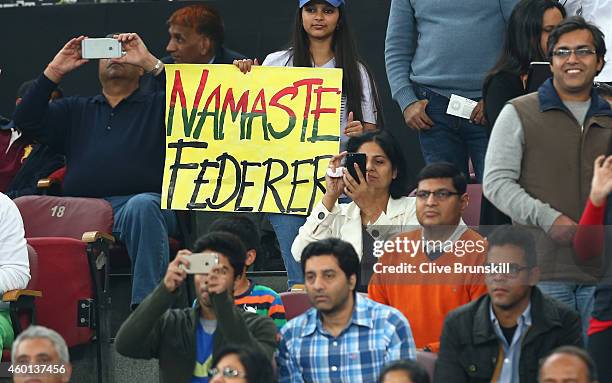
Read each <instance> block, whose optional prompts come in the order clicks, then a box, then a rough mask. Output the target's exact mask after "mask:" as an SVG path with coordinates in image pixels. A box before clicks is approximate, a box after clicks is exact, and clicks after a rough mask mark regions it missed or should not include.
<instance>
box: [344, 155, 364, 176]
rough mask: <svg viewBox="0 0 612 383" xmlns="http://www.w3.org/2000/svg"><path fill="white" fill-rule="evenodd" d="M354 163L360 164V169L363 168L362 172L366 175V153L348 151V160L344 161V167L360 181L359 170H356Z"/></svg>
mask: <svg viewBox="0 0 612 383" xmlns="http://www.w3.org/2000/svg"><path fill="white" fill-rule="evenodd" d="M354 164H357V165H359V170H361V174H363V176H364V177H365V175H366V155H365V153H347V155H346V161H345V163H344V167H346V170H348V172H349V174H350V175H351V177H353V178H354V179H355V181H357V182H358V183H359V177H358V176H357V171H356V170H355V166H354Z"/></svg>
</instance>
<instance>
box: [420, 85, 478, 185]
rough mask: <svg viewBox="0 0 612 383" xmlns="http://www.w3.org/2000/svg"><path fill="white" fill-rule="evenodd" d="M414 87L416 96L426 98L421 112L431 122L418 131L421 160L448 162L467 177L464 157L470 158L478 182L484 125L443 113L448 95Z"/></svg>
mask: <svg viewBox="0 0 612 383" xmlns="http://www.w3.org/2000/svg"><path fill="white" fill-rule="evenodd" d="M414 90H415V92H416V95H417V97H418V98H419V99H421V100H424V99H426V100H428V101H429V103H428V104H427V108H426V109H425V112H426V113H427V115H428V116H429V118H431V120H432V121H433V123H434V125H433V127H432V128H431V129H428V130H420V131H419V141H420V143H421V151H422V152H423V158H424V159H425V163H426V164H428V165H429V164H431V163H434V162H450V163H452V164H454V165H455V166H456V167H457V169H459V170H460V171H461V172H463V174H465V176H466V177H468V179H469V177H470V172H469V166H468V159H469V158H471V159H472V165H473V166H474V172H475V173H476V180H477V181H478V183H482V177H483V174H484V159H485V154H486V152H487V143H488V141H489V138H488V136H487V130H486V129H485V127H484V126H482V125H478V124H475V123H471V122H470V121H469V120H466V119H465V118H460V117H455V116H451V115H449V114H446V109H447V108H448V101H449V100H448V98H446V97H444V96H442V95H440V94H438V93H436V92H433V91H431V90H429V89H427V88H425V87H423V86H419V85H415V87H414ZM476 101H478V100H476Z"/></svg>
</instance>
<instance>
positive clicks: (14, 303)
mask: <svg viewBox="0 0 612 383" xmlns="http://www.w3.org/2000/svg"><path fill="white" fill-rule="evenodd" d="M27 246H28V261H29V264H30V281H29V282H28V285H27V286H26V288H25V289H22V290H10V291H6V292H5V293H4V294H3V295H2V301H3V302H8V303H9V312H10V315H11V322H13V332H14V334H15V337H16V336H17V335H18V334H19V333H20V332H21V331H22V330H24V329H26V328H27V327H28V326H30V325H31V324H36V309H35V307H34V299H35V298H36V297H40V296H41V295H42V293H41V291H40V286H39V285H38V255H37V254H36V250H34V248H33V247H32V246H30V245H29V244H28V245H27ZM10 360H11V350H10V349H4V350H2V361H3V362H10Z"/></svg>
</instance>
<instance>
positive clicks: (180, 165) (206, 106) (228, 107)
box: [162, 64, 342, 215]
mask: <svg viewBox="0 0 612 383" xmlns="http://www.w3.org/2000/svg"><path fill="white" fill-rule="evenodd" d="M341 88H342V71H341V70H340V69H314V68H288V67H260V66H258V67H253V69H252V70H251V72H249V73H247V74H243V73H241V72H240V71H239V70H238V68H236V67H235V66H233V65H190V64H182V65H166V119H167V120H166V163H165V168H164V182H163V188H162V208H164V209H177V210H186V209H194V210H215V211H254V212H256V211H263V212H274V213H279V212H281V213H291V214H301V215H307V214H309V213H310V211H311V210H312V208H313V206H314V204H315V203H316V202H318V201H319V200H320V199H321V197H322V196H323V193H324V191H325V189H324V185H323V184H324V181H325V171H326V169H327V165H328V162H329V158H330V157H331V156H332V155H333V154H335V153H338V150H339V140H340V138H339V133H340V103H341V96H342V91H341Z"/></svg>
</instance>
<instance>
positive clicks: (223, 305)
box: [115, 283, 277, 383]
mask: <svg viewBox="0 0 612 383" xmlns="http://www.w3.org/2000/svg"><path fill="white" fill-rule="evenodd" d="M177 296H178V294H177V293H176V291H175V292H174V293H170V292H169V291H168V290H166V288H165V287H164V285H163V283H161V284H160V285H159V286H157V288H156V289H155V290H154V291H153V293H151V294H150V295H149V296H148V297H147V298H146V299H145V300H144V301H142V303H141V304H140V305H139V306H138V308H137V309H136V310H135V311H134V312H133V313H132V314H131V315H130V316H129V317H128V319H127V320H126V321H125V322H124V323H123V325H122V326H121V328H120V329H119V332H118V333H117V339H116V340H115V347H116V349H117V352H119V353H120V354H121V355H124V356H127V357H131V358H139V359H151V358H157V359H159V374H160V381H161V382H168V383H170V382H172V383H182V382H189V381H190V380H191V378H192V376H193V370H194V368H195V363H196V328H197V324H198V321H199V317H200V308H199V307H197V308H185V309H171V308H170V307H171V306H172V304H173V303H174V301H175V299H176V297H177ZM211 302H212V305H213V309H214V311H215V313H216V315H217V329H216V331H215V334H214V338H213V350H214V351H217V350H219V349H220V348H221V347H222V346H223V345H225V344H228V343H232V344H238V345H248V346H250V347H252V348H254V349H255V350H256V351H258V352H261V353H263V354H264V355H266V356H267V357H268V359H270V360H272V356H273V354H274V352H275V350H276V347H277V344H276V327H275V325H274V322H273V321H272V320H271V319H270V318H267V317H263V316H260V315H257V314H254V313H250V312H244V311H242V310H239V309H238V308H236V307H235V306H234V304H233V302H232V300H231V298H230V296H229V294H221V295H217V294H213V295H211Z"/></svg>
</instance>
